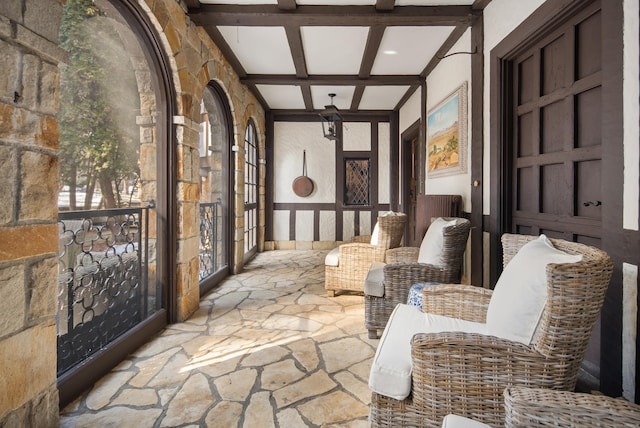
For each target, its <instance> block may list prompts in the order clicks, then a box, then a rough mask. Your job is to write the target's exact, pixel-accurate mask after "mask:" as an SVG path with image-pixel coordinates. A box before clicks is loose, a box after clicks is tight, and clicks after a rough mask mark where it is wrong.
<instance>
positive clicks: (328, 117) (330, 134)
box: [320, 94, 342, 141]
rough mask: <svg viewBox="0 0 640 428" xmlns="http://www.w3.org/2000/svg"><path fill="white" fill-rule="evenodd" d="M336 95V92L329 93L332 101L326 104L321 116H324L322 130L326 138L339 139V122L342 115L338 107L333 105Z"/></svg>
mask: <svg viewBox="0 0 640 428" xmlns="http://www.w3.org/2000/svg"><path fill="white" fill-rule="evenodd" d="M335 96H336V94H329V98H331V103H330V104H329V105H326V106H324V110H323V111H322V112H321V113H320V117H321V118H322V132H323V133H324V138H327V139H329V140H334V141H335V140H337V139H338V134H337V129H338V122H340V121H341V120H342V116H341V115H340V112H339V111H338V108H337V107H336V106H334V105H333V97H335Z"/></svg>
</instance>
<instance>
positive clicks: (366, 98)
mask: <svg viewBox="0 0 640 428" xmlns="http://www.w3.org/2000/svg"><path fill="white" fill-rule="evenodd" d="M408 89H409V86H368V87H367V88H366V89H365V90H364V93H363V94H362V99H361V100H360V110H393V109H394V108H395V106H396V105H397V104H398V102H399V101H400V99H401V98H402V96H403V95H404V94H405V93H406V92H407V90H408Z"/></svg>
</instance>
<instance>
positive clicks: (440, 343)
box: [411, 332, 566, 426]
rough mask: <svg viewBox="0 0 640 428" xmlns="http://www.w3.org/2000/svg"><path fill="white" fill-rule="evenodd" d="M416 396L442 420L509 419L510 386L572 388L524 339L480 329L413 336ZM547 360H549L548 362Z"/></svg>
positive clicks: (497, 422)
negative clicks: (507, 395) (506, 408)
mask: <svg viewBox="0 0 640 428" xmlns="http://www.w3.org/2000/svg"><path fill="white" fill-rule="evenodd" d="M411 359H412V391H411V393H412V400H413V403H414V404H415V405H416V406H417V407H418V408H420V409H424V410H425V411H426V412H427V413H432V412H433V413H434V414H430V415H429V416H430V417H429V418H428V419H430V420H440V421H441V420H442V418H443V417H444V416H446V415H447V414H449V413H454V414H458V415H460V416H466V417H474V419H475V418H476V417H477V419H478V420H480V421H481V422H484V423H487V424H490V425H492V426H501V425H502V424H503V423H504V398H503V395H502V394H503V391H504V389H505V387H507V386H509V385H513V384H529V385H540V386H541V387H549V388H556V389H559V388H561V387H566V385H564V384H561V383H560V382H562V381H560V380H557V379H556V375H557V373H556V372H555V371H554V370H553V367H552V366H553V365H554V363H555V361H554V362H547V361H546V359H545V358H544V357H543V356H542V355H540V354H538V353H537V352H535V351H534V350H533V349H532V348H531V347H529V346H526V345H523V344H521V343H517V342H512V341H509V340H504V339H500V338H498V337H495V336H485V335H482V334H478V333H462V332H443V333H426V334H425V333H421V334H416V335H415V336H413V339H412V340H411ZM545 363H547V364H545Z"/></svg>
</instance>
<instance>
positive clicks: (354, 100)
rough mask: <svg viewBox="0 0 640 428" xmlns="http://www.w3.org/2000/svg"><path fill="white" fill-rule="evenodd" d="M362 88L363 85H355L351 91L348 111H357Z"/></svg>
mask: <svg viewBox="0 0 640 428" xmlns="http://www.w3.org/2000/svg"><path fill="white" fill-rule="evenodd" d="M364 89H365V86H364V85H358V86H356V90H355V91H353V98H351V106H350V107H349V110H350V111H358V107H360V101H362V95H363V94H364Z"/></svg>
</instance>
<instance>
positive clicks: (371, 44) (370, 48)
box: [358, 25, 387, 79]
mask: <svg viewBox="0 0 640 428" xmlns="http://www.w3.org/2000/svg"><path fill="white" fill-rule="evenodd" d="M386 28H387V27H386V26H383V25H374V26H373V27H371V28H369V35H368V36H367V44H366V46H365V48H364V53H363V55H362V63H361V64H360V72H359V73H358V77H360V78H361V79H366V78H367V77H369V76H370V75H371V69H372V68H373V63H374V61H375V60H376V55H377V54H378V49H380V42H382V36H383V35H384V30H386Z"/></svg>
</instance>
